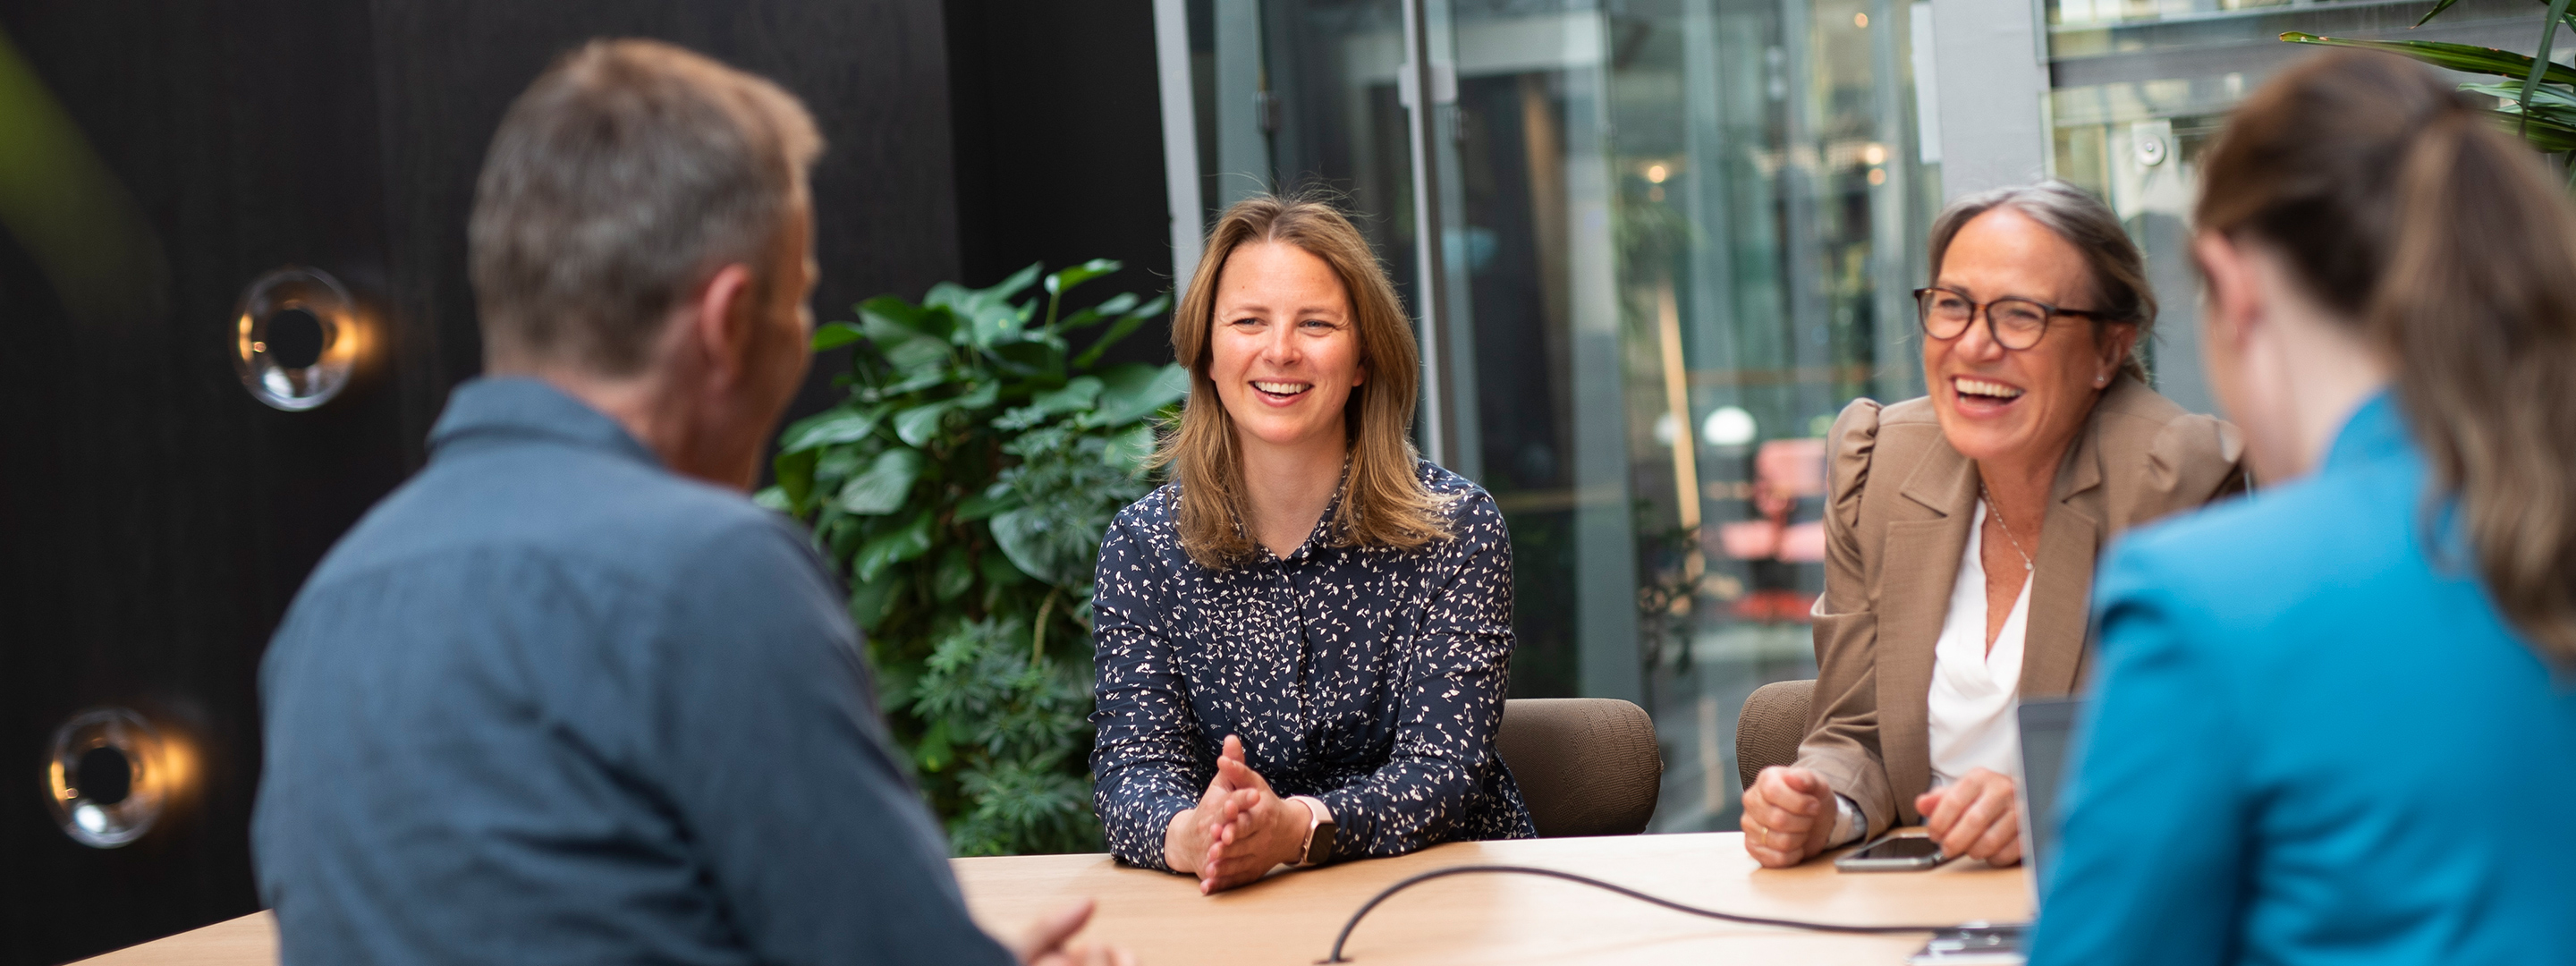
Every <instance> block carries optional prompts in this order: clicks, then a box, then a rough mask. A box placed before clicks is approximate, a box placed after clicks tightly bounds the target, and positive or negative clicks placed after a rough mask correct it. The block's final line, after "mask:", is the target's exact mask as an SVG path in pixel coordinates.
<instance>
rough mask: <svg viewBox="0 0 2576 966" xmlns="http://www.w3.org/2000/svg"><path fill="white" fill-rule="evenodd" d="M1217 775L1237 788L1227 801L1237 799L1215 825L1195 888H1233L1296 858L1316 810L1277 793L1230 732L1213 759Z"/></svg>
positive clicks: (1203, 891)
mask: <svg viewBox="0 0 2576 966" xmlns="http://www.w3.org/2000/svg"><path fill="white" fill-rule="evenodd" d="M1216 780H1217V781H1219V782H1223V783H1225V784H1227V785H1230V786H1232V787H1234V788H1236V789H1238V791H1236V792H1235V793H1234V795H1235V797H1234V798H1233V799H1232V800H1230V801H1229V802H1228V804H1229V805H1236V804H1240V806H1241V807H1240V808H1236V809H1233V812H1234V814H1233V815H1232V816H1231V817H1230V819H1229V820H1228V821H1227V822H1226V823H1225V824H1224V826H1222V827H1221V828H1219V829H1218V831H1217V835H1216V841H1215V842H1214V843H1212V844H1211V845H1209V846H1208V851H1207V861H1206V862H1205V863H1204V864H1203V865H1202V866H1201V867H1200V869H1199V891H1200V892H1201V893H1213V892H1218V891H1220V890H1224V889H1231V888H1234V887H1235V886H1239V885H1242V884H1244V883H1246V882H1252V881H1255V880H1258V879H1260V878H1261V877H1262V876H1264V875H1268V874H1269V873H1270V870H1271V869H1272V868H1275V867H1277V866H1279V865H1281V864H1283V863H1288V862H1295V861H1297V856H1298V855H1299V854H1300V853H1302V852H1304V851H1305V848H1306V830H1307V829H1308V828H1309V827H1310V825H1311V824H1312V822H1313V818H1314V813H1313V812H1311V811H1309V810H1307V808H1306V806H1305V805H1304V804H1303V803H1300V802H1292V801H1289V800H1287V799H1284V798H1281V797H1279V795H1278V793H1276V792H1273V791H1271V790H1270V782H1269V780H1268V779H1265V778H1262V777H1261V773H1259V772H1256V771H1253V770H1252V766H1250V765H1246V764H1244V762H1243V742H1242V741H1240V740H1238V739H1236V738H1234V737H1233V736H1231V735H1229V736H1227V737H1226V739H1225V753H1224V754H1223V755H1220V756H1219V757H1218V758H1217V760H1216Z"/></svg>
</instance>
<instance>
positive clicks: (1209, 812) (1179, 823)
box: [1163, 735, 1260, 881]
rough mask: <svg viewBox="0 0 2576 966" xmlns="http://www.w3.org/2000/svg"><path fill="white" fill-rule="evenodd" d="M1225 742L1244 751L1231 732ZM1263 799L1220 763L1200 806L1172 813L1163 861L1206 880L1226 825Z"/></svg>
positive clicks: (1164, 839)
mask: <svg viewBox="0 0 2576 966" xmlns="http://www.w3.org/2000/svg"><path fill="white" fill-rule="evenodd" d="M1225 744H1226V748H1227V749H1228V750H1229V751H1232V752H1233V753H1234V754H1236V755H1241V754H1242V748H1243V743H1242V741H1241V740H1240V739H1237V738H1235V737H1233V736H1230V735H1229V736H1227V737H1226V739H1225ZM1221 760H1222V758H1220V761H1221ZM1259 800H1260V793H1258V792H1255V791H1253V790H1251V789H1248V788H1237V787H1236V786H1235V785H1234V784H1233V783H1232V782H1230V781H1228V780H1227V778H1226V773H1225V769H1224V768H1222V767H1219V768H1218V769H1217V774H1216V777H1215V778H1214V779H1212V780H1210V781H1209V782H1208V787H1207V791H1206V792H1204V793H1202V794H1200V795H1199V804H1198V807H1196V808H1192V809H1190V810H1188V811H1185V812H1182V813H1180V814H1178V815H1174V816H1172V825H1171V827H1170V828H1169V829H1166V830H1165V831H1164V832H1163V864H1165V865H1168V866H1171V868H1172V871H1174V872H1188V873H1192V874H1194V875H1198V876H1199V878H1200V879H1201V880H1202V881H1204V880H1205V879H1206V878H1207V876H1206V874H1205V870H1206V867H1207V860H1208V852H1209V849H1210V847H1212V846H1214V845H1215V844H1216V843H1217V841H1218V840H1219V837H1220V836H1222V835H1224V834H1225V827H1226V826H1227V825H1230V824H1232V823H1233V822H1234V820H1235V817H1236V816H1237V815H1240V814H1241V813H1242V812H1243V811H1244V810H1245V809H1247V808H1250V807H1252V805H1253V804H1254V803H1255V802H1258V801H1259Z"/></svg>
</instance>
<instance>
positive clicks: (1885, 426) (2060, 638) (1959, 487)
mask: <svg viewBox="0 0 2576 966" xmlns="http://www.w3.org/2000/svg"><path fill="white" fill-rule="evenodd" d="M1831 445H1832V450H1831V451H1830V454H1829V457H1828V458H1829V459H1830V461H1831V463H1830V465H1829V466H1828V468H1827V480H1826V493H1827V497H1828V500H1829V503H1828V505H1827V507H1826V513H1825V593H1824V595H1823V596H1822V597H1819V598H1817V599H1816V609H1815V635H1816V669H1817V674H1816V697H1815V703H1814V705H1813V707H1812V709H1811V710H1810V711H1809V712H1808V719H1807V738H1806V740H1805V741H1804V742H1802V743H1800V745H1799V747H1798V764H1799V765H1800V766H1801V767H1804V768H1810V769H1814V770H1815V771H1816V772H1817V773H1819V774H1821V775H1823V776H1824V777H1825V779H1826V780H1827V781H1828V782H1829V783H1831V784H1832V785H1833V789H1834V791H1836V792H1839V793H1841V794H1844V795H1848V796H1851V799H1852V802H1853V803H1854V804H1856V805H1859V806H1860V810H1861V812H1862V814H1864V815H1866V816H1868V818H1869V831H1870V834H1871V835H1876V834H1878V833H1880V832H1882V831H1885V830H1886V829H1887V828H1888V827H1890V826H1892V825H1900V824H1912V823H1915V822H1919V821H1921V820H1922V819H1921V816H1919V815H1916V814H1915V812H1914V797H1915V796H1917V795H1920V794H1922V793H1923V792H1924V791H1925V790H1926V789H1928V788H1929V787H1930V786H1931V780H1932V745H1931V738H1930V728H1929V724H1928V717H1927V716H1928V710H1927V708H1928V705H1929V695H1930V694H1931V689H1932V650H1933V644H1934V643H1935V642H1936V641H1937V640H1938V639H1939V638H1940V635H1941V622H1942V620H1943V618H1944V617H1946V616H1947V613H1948V610H1949V603H1950V589H1951V585H1952V584H1954V583H1955V582H1957V580H1958V577H1959V555H1960V553H1961V552H1962V551H1964V550H1965V549H1966V548H1967V544H1968V523H1969V521H1970V520H1972V519H1974V518H1975V512H1974V511H1975V509H1976V500H1977V467H1976V464H1975V463H1973V462H1971V461H1969V459H1968V458H1967V457H1965V456H1961V455H1959V452H1958V451H1957V450H1954V449H1951V448H1950V443H1949V440H1948V439H1947V438H1946V437H1944V436H1943V435H1942V433H1941V424H1940V422H1939V421H1938V420H1937V419H1936V418H1935V417H1934V415H1933V412H1932V401H1931V400H1930V399H1928V398H1923V399H1910V400H1907V401H1905V402H1901V403H1897V404H1895V405H1892V406H1886V407H1883V408H1882V407H1881V406H1880V405H1879V404H1878V403H1876V402H1873V401H1870V400H1867V399H1861V400H1856V401H1854V402H1853V403H1852V404H1851V405H1850V406H1848V407H1845V408H1844V409H1843V412H1842V416H1841V417H1839V418H1837V419H1836V420H1835V421H1834V428H1833V435H1832V443H1831ZM2243 448H2244V447H2243V445H2242V443H2241V442H2240V440H2239V439H2238V437H2237V434H2236V429H2235V427H2233V426H2230V425H2228V424H2227V423H2225V422H2222V421H2220V420H2218V419H2215V418H2212V417H2209V416H2203V415H2198V414H2194V413H2189V412H2185V411H2184V410H2183V408H2182V407H2181V406H2177V405H2175V404H2174V403H2173V401H2172V400H2169V399H2166V398H2165V397H2163V396H2160V395H2157V394H2156V391H2155V390H2153V389H2149V388H2147V386H2146V385H2145V384H2143V383H2140V382H2138V381H2137V380H2135V379H2132V378H2129V377H2127V376H2122V377H2120V380H2119V381H2118V382H2115V383H2113V384H2112V385H2111V388H2109V389H2107V390H2105V391H2104V392H2103V394H2102V398H2101V400H2100V401H2099V402H2097V403H2096V404H2095V405H2094V407H2093V414H2092V416H2091V417H2089V419H2088V420H2087V422H2086V424H2085V428H2084V432H2083V435H2081V436H2078V437H2077V438H2076V441H2075V444H2074V445H2073V446H2071V447H2069V448H2068V451H2067V454H2066V462H2065V463H2064V464H2063V465H2061V466H2059V467H2058V470H2057V482H2056V484H2055V486H2054V491H2053V492H2052V493H2051V494H2050V498H2049V508H2048V518H2047V520H2046V522H2045V523H2043V524H2042V525H2041V527H2040V534H2039V550H2038V552H2037V553H2035V554H2034V555H2033V556H2032V561H2033V564H2034V568H2035V569H2034V571H2033V574H2032V584H2031V589H2030V594H2031V597H2030V616H2029V619H2028V621H2029V622H2028V624H2027V630H2026V632H2025V633H2026V636H2025V637H2024V639H2023V644H2022V662H2021V694H2022V696H2023V697H2033V698H2037V697H2056V696H2060V695H2064V694H2067V693H2070V692H2072V691H2073V690H2074V689H2075V687H2076V685H2077V683H2078V682H2079V681H2081V680H2082V679H2083V677H2084V675H2085V674H2086V670H2087V669H2086V661H2087V659H2088V658H2087V648H2086V647H2085V640H2084V638H2085V621H2086V617H2087V614H2088V611H2089V609H2090V605H2091V598H2092V592H2093V566H2094V563H2095V560H2096V559H2097V557H2098V556H2099V555H2100V554H2101V552H2102V548H2103V547H2104V546H2105V545H2106V544H2108V543H2109V542H2110V540H2111V538H2112V537H2114V536H2116V535H2118V534H2119V533H2120V532H2122V531H2124V530H2127V529H2129V528H2130V527H2134V526H2137V525H2139V524H2141V523H2145V522H2147V521H2149V520H2153V519H2155V518H2157V517H2160V516H2164V515H2165V514H2168V513H2172V512H2175V511H2177V510H2185V509H2190V508H2192V507H2197V506H2200V505H2201V504H2203V503H2207V502H2209V501H2210V500H2212V499H2214V498H2217V497H2220V496H2225V495H2232V494H2234V493H2237V492H2241V491H2242V490H2243V489H2244V488H2245V473H2244V469H2243V467H2242V455H2243Z"/></svg>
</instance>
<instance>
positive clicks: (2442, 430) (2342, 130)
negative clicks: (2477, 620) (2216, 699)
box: [2195, 51, 2576, 667]
mask: <svg viewBox="0 0 2576 966" xmlns="http://www.w3.org/2000/svg"><path fill="white" fill-rule="evenodd" d="M2201 181H2202V184H2204V185H2206V186H2207V188H2206V189H2205V190H2204V192H2203V194H2202V196H2201V199H2200V205H2199V208H2198V211H2197V212H2196V217H2195V220H2196V221H2197V222H2198V227H2199V228H2200V229H2202V230H2205V231H2216V232H2221V233H2224V234H2227V235H2231V236H2243V235H2252V236H2255V237H2259V238H2261V239H2263V240H2265V241H2267V242H2270V243H2271V244H2273V245H2274V246H2276V247H2277V248H2279V249H2280V250H2282V251H2283V252H2284V253H2285V254H2286V255H2287V256H2288V258H2289V259H2290V261H2291V263H2292V265H2293V266H2295V268H2296V270H2297V271H2298V273H2299V274H2300V275H2301V276H2302V277H2303V278H2302V280H2303V281H2304V282H2305V283H2306V284H2307V286H2308V288H2309V289H2310V291H2311V293H2312V294H2313V295H2315V296H2316V297H2317V298H2319V299H2321V300H2322V301H2323V302H2324V303H2325V304H2327V305H2329V306H2332V307H2334V308H2336V309H2338V310H2340V311H2341V313H2342V314H2343V315H2344V316H2345V317H2346V318H2349V319H2352V320H2354V322H2355V324H2357V325H2358V326H2359V328H2360V334H2361V335H2362V336H2363V337H2364V338H2366V339H2368V340H2369V341H2370V342H2372V343H2373V344H2375V345H2376V346H2377V348H2378V349H2379V350H2380V351H2381V352H2383V353H2384V354H2385V355H2386V357H2387V358H2388V359H2390V360H2392V362H2393V364H2394V366H2395V372H2396V392H2397V397H2398V399H2399V401H2400V402H2401V403H2402V404H2403V406H2404V408H2405V411H2406V414H2407V418H2408V420H2409V422H2410V424H2411V427H2412V429H2413V431H2414V436H2415V439H2416V441H2417V442H2418V443H2419V444H2420V445H2421V446H2422V447H2423V449H2424V453H2425V457H2426V459H2428V460H2429V461H2430V462H2431V464H2432V468H2433V472H2434V474H2435V478H2436V486H2437V489H2436V490H2435V492H2433V493H2431V494H2427V497H2428V499H2431V500H2433V501H2436V503H2437V504H2438V503H2447V502H2448V500H2449V499H2450V498H2452V497H2456V498H2457V500H2458V504H2459V515H2458V517H2457V518H2456V519H2457V520H2458V522H2459V523H2460V524H2462V525H2463V526H2465V528H2466V529H2465V533H2466V536H2467V538H2468V542H2469V546H2470V547H2471V548H2472V549H2473V551H2474V553H2475V556H2476V558H2477V565H2478V572H2479V574H2480V576H2482V577H2483V578H2484V580H2485V583H2486V586H2487V590H2488V592H2489V593H2490V594H2492V595H2494V598H2495V601H2496V604H2497V606H2498V607H2499V608H2501V609H2502V610H2503V611H2504V615H2505V618H2506V619H2507V620H2508V621H2510V622H2512V623H2513V625H2514V626H2515V627H2516V628H2518V629H2519V630H2521V631H2522V632H2523V634H2524V635H2525V636H2526V637H2528V638H2529V639H2530V640H2531V642H2532V643H2533V644H2534V645H2535V646H2536V647H2537V648H2538V649H2539V651H2540V652H2541V653H2542V654H2544V655H2546V656H2549V657H2552V658H2555V659H2557V660H2558V661H2559V662H2560V663H2561V664H2562V665H2566V666H2571V667H2576V207H2571V205H2570V204H2569V202H2568V199H2567V196H2566V195H2565V194H2564V192H2563V190H2562V189H2561V188H2560V186H2559V185H2558V183H2557V180H2556V179H2555V178H2554V177H2552V176H2551V175H2550V173H2549V172H2548V171H2547V170H2546V169H2545V168H2544V167H2543V165H2542V163H2541V159H2540V157H2539V155H2538V154H2536V153H2535V152H2533V151H2532V150H2531V149H2530V148H2528V147H2526V146H2524V145H2523V144H2522V142H2521V141H2519V140H2517V139H2516V138H2514V137H2513V136H2511V135H2509V134H2506V133H2505V132H2502V131H2499V130H2497V129H2495V128H2494V127H2493V126H2491V125H2490V124H2489V123H2488V122H2487V120H2486V118H2485V117H2484V116H2483V114H2482V112H2479V111H2477V110H2476V109H2474V108H2472V107H2471V106H2470V105H2468V104H2467V103H2466V102H2465V101H2464V100H2463V99H2462V98H2461V96H2460V95H2459V94H2458V93H2456V92H2454V91H2452V90H2451V89H2450V88H2449V87H2448V86H2447V85H2444V84H2443V83H2441V82H2440V81H2438V80H2436V79H2435V78H2434V77H2433V76H2432V74H2431V72H2429V71H2427V70H2425V69H2424V68H2421V67H2417V66H2415V65H2413V64H2411V63H2408V62H2406V61H2403V60H2399V59H2397V58H2395V57H2391V56H2388V55H2385V54H2376V53H2365V52H2359V51H2338V52H2335V53H2331V54H2327V55H2324V56H2320V57H2317V58H2316V59H2314V60H2310V61H2308V62H2307V63H2305V64H2302V65H2300V66H2299V67H2297V68H2294V69H2292V70H2290V71H2288V72H2287V73H2285V74H2283V75H2282V76H2280V77H2279V78H2277V79H2275V80H2274V81H2273V82H2272V83H2270V84H2268V85H2266V86H2265V87H2264V88H2263V89H2262V90H2261V91H2259V92H2257V93H2256V94H2255V96H2254V97H2253V98H2252V99H2250V100H2248V101H2247V102H2246V103H2245V106H2244V107H2242V108H2240V109H2239V110H2238V112H2237V115H2236V117H2235V119H2234V120H2233V121H2232V122H2230V123H2229V125H2228V127H2227V131H2226V133H2225V134H2224V135H2222V136H2221V138H2220V140H2219V142H2218V144H2217V146H2216V147H2214V148H2212V149H2211V151H2210V153H2209V156H2208V158H2207V159H2206V161H2205V163H2204V164H2203V165H2202V167H2201Z"/></svg>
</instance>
